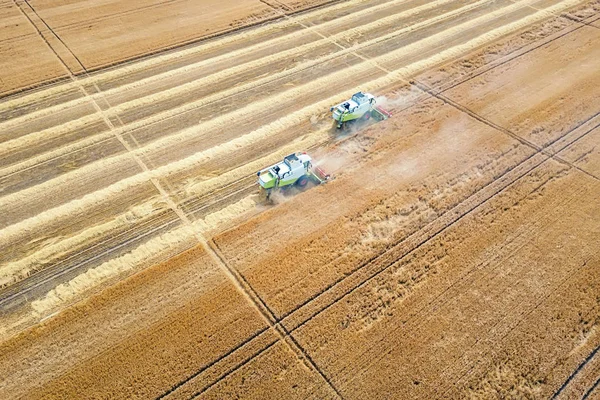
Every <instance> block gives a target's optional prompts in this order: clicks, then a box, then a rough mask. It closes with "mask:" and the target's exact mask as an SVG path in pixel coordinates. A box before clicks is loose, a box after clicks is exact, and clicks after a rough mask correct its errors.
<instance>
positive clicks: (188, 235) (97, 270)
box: [31, 226, 197, 313]
mask: <svg viewBox="0 0 600 400" xmlns="http://www.w3.org/2000/svg"><path fill="white" fill-rule="evenodd" d="M196 243H197V239H196V237H195V232H194V230H193V229H192V227H190V226H183V227H179V228H176V229H173V230H171V231H169V232H166V233H163V234H161V235H160V236H156V237H153V238H151V239H150V240H148V241H147V242H145V243H142V244H140V245H139V246H137V247H136V248H134V249H132V250H131V251H129V252H128V253H126V254H123V255H121V256H119V257H116V258H114V259H112V260H109V261H106V262H104V263H102V264H100V265H99V266H97V267H94V268H91V269H88V270H87V271H85V272H83V273H81V274H80V275H78V276H76V277H75V278H73V279H71V280H69V281H68V282H66V283H62V284H60V285H58V286H57V287H56V288H54V289H52V290H50V291H49V292H48V293H47V294H46V295H45V296H44V297H42V298H41V299H39V300H35V301H33V302H32V304H31V306H32V308H33V310H35V311H36V312H37V313H44V312H46V311H48V310H49V309H52V308H55V307H56V306H58V305H59V304H62V303H64V302H67V301H70V300H73V299H75V298H76V297H77V296H78V295H81V294H83V293H84V292H86V291H88V290H90V289H92V288H94V287H96V286H97V285H99V284H101V283H104V282H106V281H108V280H109V279H111V278H114V277H117V276H118V275H121V274H123V273H125V272H127V271H131V270H132V269H134V268H137V267H139V266H140V265H146V266H148V265H150V264H153V263H154V262H156V261H157V260H156V259H157V258H159V257H160V255H161V254H164V253H166V252H169V251H175V252H177V253H178V252H181V251H184V250H187V249H189V248H190V247H191V246H193V245H195V244H196Z"/></svg>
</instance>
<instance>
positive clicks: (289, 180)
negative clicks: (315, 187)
mask: <svg viewBox="0 0 600 400" xmlns="http://www.w3.org/2000/svg"><path fill="white" fill-rule="evenodd" d="M257 175H258V184H259V185H260V190H261V197H263V198H266V199H269V197H270V196H271V193H272V192H273V191H274V190H288V189H290V188H292V187H294V186H296V187H300V188H304V187H306V185H307V184H308V182H309V181H313V182H314V183H316V184H321V183H326V182H328V181H330V180H331V179H332V178H331V176H330V175H329V174H327V173H325V171H323V170H322V169H321V168H319V167H315V166H313V165H312V158H311V157H310V156H309V155H308V154H306V153H294V154H290V155H289V156H287V157H285V158H284V159H283V161H282V162H280V163H278V164H275V165H272V166H270V167H268V168H265V169H263V170H262V171H259V172H258V173H257Z"/></svg>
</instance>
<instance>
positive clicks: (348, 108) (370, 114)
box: [330, 92, 392, 129]
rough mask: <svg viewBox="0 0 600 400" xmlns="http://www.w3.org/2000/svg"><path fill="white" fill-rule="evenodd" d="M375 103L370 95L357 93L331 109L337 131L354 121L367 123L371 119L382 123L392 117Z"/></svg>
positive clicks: (373, 97)
mask: <svg viewBox="0 0 600 400" xmlns="http://www.w3.org/2000/svg"><path fill="white" fill-rule="evenodd" d="M376 103H377V101H376V100H375V96H373V95H372V94H370V93H363V92H358V93H355V94H353V95H352V98H351V99H350V100H347V101H344V102H343V103H340V104H338V105H335V106H333V107H331V109H330V111H333V115H332V117H333V119H334V120H335V121H336V123H337V128H338V129H342V128H343V127H344V126H345V125H346V124H349V123H353V122H356V121H368V120H370V119H371V118H373V119H375V120H377V121H383V120H386V119H388V118H390V117H391V116H392V114H391V113H389V112H388V111H386V110H385V109H383V107H381V106H378V105H376Z"/></svg>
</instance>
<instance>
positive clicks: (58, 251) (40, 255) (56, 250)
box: [0, 197, 159, 288]
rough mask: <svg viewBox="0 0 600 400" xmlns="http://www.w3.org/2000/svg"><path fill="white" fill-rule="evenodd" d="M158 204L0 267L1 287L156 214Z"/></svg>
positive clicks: (144, 205)
mask: <svg viewBox="0 0 600 400" xmlns="http://www.w3.org/2000/svg"><path fill="white" fill-rule="evenodd" d="M157 201H159V198H157V197H155V198H151V199H149V200H147V201H145V202H144V203H142V204H139V205H136V206H135V207H133V208H131V209H130V210H129V211H127V212H125V213H123V214H120V215H118V216H116V217H114V218H112V219H110V220H109V221H107V222H103V223H100V224H97V225H93V226H91V227H88V228H86V229H84V230H83V231H81V232H79V233H77V234H76V235H75V236H71V237H65V238H55V239H57V241H55V242H54V243H52V244H50V245H44V246H43V247H42V248H41V249H40V250H39V251H36V252H34V253H32V254H30V255H28V256H26V257H23V258H21V259H19V260H18V261H10V262H5V263H2V264H0V288H1V287H4V286H7V285H10V284H13V283H15V282H17V281H19V280H22V279H24V278H26V277H27V276H28V274H29V273H30V272H31V271H32V270H34V269H35V268H36V267H38V266H39V265H40V264H48V263H53V262H56V261H57V260H59V259H62V258H64V257H65V255H68V254H69V253H70V252H71V251H73V249H79V248H82V247H83V246H84V245H89V244H90V243H92V242H94V240H97V239H99V238H102V237H107V236H109V234H111V233H112V232H116V231H118V230H119V229H121V228H123V227H124V226H131V225H133V224H134V223H136V222H138V221H140V220H141V219H143V218H144V217H147V216H149V215H150V214H152V212H154V211H156V208H155V204H156V203H157Z"/></svg>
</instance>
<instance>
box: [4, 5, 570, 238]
mask: <svg viewBox="0 0 600 400" xmlns="http://www.w3.org/2000/svg"><path fill="white" fill-rule="evenodd" d="M580 2H581V1H580V0H570V1H565V2H562V3H560V4H558V5H555V6H553V7H551V8H549V9H548V11H549V12H560V11H562V10H564V9H567V8H570V7H572V6H574V5H576V4H579V3H580ZM547 15H548V13H547V12H543V11H541V12H537V13H535V14H532V15H529V16H527V17H524V18H522V19H520V20H517V21H515V22H512V23H509V24H506V25H504V26H502V27H499V28H496V29H494V30H492V31H490V32H487V33H485V34H483V35H481V36H479V37H476V38H474V39H471V40H470V41H468V42H466V43H463V44H461V45H458V46H455V47H453V48H450V49H447V50H445V51H442V52H440V53H438V54H436V55H435V56H432V57H429V58H427V59H425V60H421V61H419V62H415V63H413V64H411V65H409V66H406V67H402V68H401V69H399V70H397V71H394V72H391V73H389V74H387V75H386V76H384V77H382V78H378V79H375V80H373V81H370V82H367V83H365V86H366V87H367V88H369V89H375V88H377V87H386V86H389V85H390V84H392V83H397V82H398V81H399V80H400V81H402V80H406V79H409V78H410V76H411V75H414V74H415V73H417V72H419V71H422V70H424V69H426V68H429V67H431V66H434V65H439V64H441V63H443V62H446V61H448V60H449V59H452V58H456V57H457V56H460V55H463V54H465V53H468V52H471V51H473V50H474V49H476V48H478V47H481V46H483V45H485V44H489V43H490V42H491V41H494V40H496V39H499V38H501V37H503V36H505V35H507V34H509V33H512V32H515V31H517V30H519V29H521V28H524V27H526V26H528V25H531V24H532V23H535V22H538V21H541V20H543V19H546V18H547ZM352 91H353V90H347V91H345V92H342V93H339V94H337V95H335V96H332V97H330V98H328V99H326V100H323V101H321V102H318V103H315V104H313V105H311V106H307V107H305V108H303V109H301V110H299V111H297V112H295V113H292V114H291V115H288V116H286V117H283V118H281V119H280V120H278V121H275V122H274V123H272V124H269V126H265V127H263V128H261V129H259V130H257V131H255V132H256V136H258V137H262V138H264V131H265V130H269V129H271V134H272V135H274V134H277V133H278V131H277V130H273V127H274V126H275V125H277V126H278V128H279V129H287V127H289V126H293V125H295V124H296V123H297V120H298V118H301V119H305V118H307V117H309V116H310V115H313V114H314V113H315V112H317V111H321V110H322V109H323V107H326V106H327V105H328V104H332V103H334V102H335V101H336V100H337V99H339V98H340V97H342V98H343V97H347V96H350V95H351V94H352ZM255 132H252V133H249V134H248V135H253V134H254V133H255ZM248 135H244V136H243V137H240V138H237V139H236V140H234V141H230V142H227V143H224V144H222V145H219V146H216V147H213V148H211V149H208V150H206V151H202V152H199V153H197V154H194V155H192V156H190V157H187V158H185V159H183V160H180V161H177V162H175V163H171V164H168V165H165V166H162V167H160V168H157V169H156V170H152V171H146V172H143V173H141V174H138V175H135V176H133V177H130V178H127V179H124V180H122V181H120V182H117V183H115V184H113V185H110V186H108V187H106V188H103V189H101V190H99V191H97V192H94V193H91V194H88V195H86V196H84V197H82V198H81V199H77V200H73V201H71V202H69V203H66V204H63V205H61V206H58V207H55V208H54V209H52V210H48V211H46V212H44V213H43V214H41V215H38V216H35V217H31V218H28V219H26V220H24V221H21V222H19V223H17V224H14V225H11V226H9V227H6V228H5V229H3V230H2V231H0V232H2V236H1V237H0V243H2V242H4V243H8V242H10V241H12V240H13V239H14V238H18V237H19V236H22V235H25V236H27V235H29V234H31V233H32V232H34V231H36V230H37V229H38V227H39V226H40V225H43V224H46V223H48V222H49V221H51V220H53V219H55V218H66V217H68V216H69V215H70V214H72V213H73V210H81V212H82V213H83V210H85V208H86V207H87V206H89V205H92V204H96V203H98V201H107V198H109V197H110V196H111V195H112V194H116V193H121V192H123V191H124V190H131V189H132V188H134V187H136V186H138V185H141V184H144V183H145V182H147V181H148V180H149V179H151V178H168V176H169V175H171V174H174V173H181V172H184V171H186V170H189V169H191V168H194V167H195V166H197V165H199V164H201V163H202V162H203V161H205V160H207V159H210V158H212V157H215V156H216V155H218V154H219V153H222V154H223V155H227V154H230V153H231V151H233V150H238V149H239V146H238V144H239V143H238V142H239V140H247V139H248V138H247V136H248ZM18 194H21V193H18ZM29 195H30V194H27V195H26V196H24V197H21V196H19V198H17V197H16V196H6V197H7V198H2V199H0V208H4V207H6V206H8V205H9V204H11V202H13V201H17V202H19V201H21V202H22V201H25V199H26V198H27V197H28V196H29ZM9 197H12V198H11V199H8V198H9Z"/></svg>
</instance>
